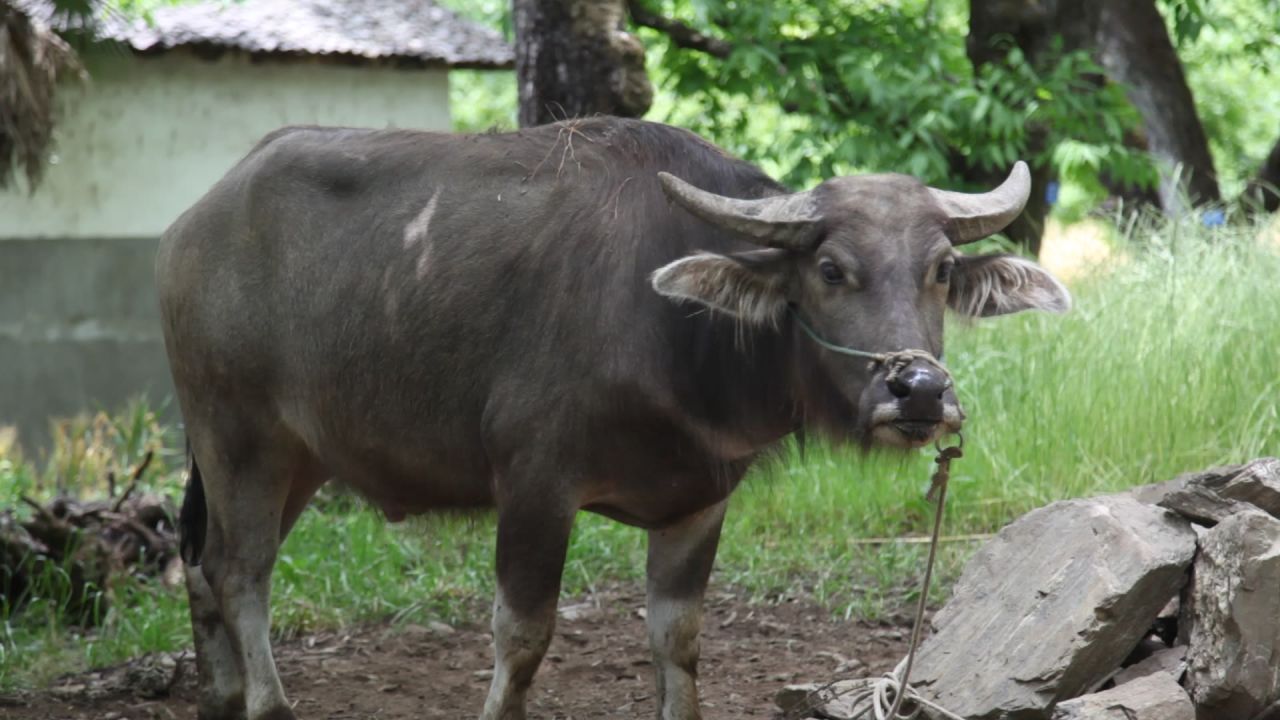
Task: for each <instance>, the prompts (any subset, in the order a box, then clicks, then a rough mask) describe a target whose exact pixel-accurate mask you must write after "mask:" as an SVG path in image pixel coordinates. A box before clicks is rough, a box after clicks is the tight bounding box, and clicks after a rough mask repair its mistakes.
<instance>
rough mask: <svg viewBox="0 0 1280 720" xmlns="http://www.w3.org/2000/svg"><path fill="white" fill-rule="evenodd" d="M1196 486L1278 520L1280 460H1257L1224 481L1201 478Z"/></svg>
mask: <svg viewBox="0 0 1280 720" xmlns="http://www.w3.org/2000/svg"><path fill="white" fill-rule="evenodd" d="M1199 482H1200V483H1201V484H1203V485H1204V486H1205V487H1209V488H1213V489H1215V490H1217V491H1218V494H1219V495H1221V496H1222V497H1224V498H1228V499H1231V500H1239V501H1240V502H1247V503H1249V504H1251V505H1254V506H1256V507H1257V508H1258V509H1259V510H1262V511H1263V512H1266V513H1268V514H1269V515H1271V516H1272V517H1274V518H1280V459H1277V458H1260V459H1258V460H1254V461H1253V462H1250V463H1246V464H1245V465H1243V466H1241V467H1240V469H1239V470H1238V471H1236V472H1235V473H1233V474H1231V475H1229V476H1227V477H1224V478H1213V479H1210V478H1201V479H1200V480H1199Z"/></svg>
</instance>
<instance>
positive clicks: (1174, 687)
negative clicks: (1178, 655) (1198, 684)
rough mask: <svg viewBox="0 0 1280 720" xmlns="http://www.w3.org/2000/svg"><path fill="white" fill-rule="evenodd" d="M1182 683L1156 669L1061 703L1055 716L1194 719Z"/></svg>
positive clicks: (1063, 719) (1071, 719)
mask: <svg viewBox="0 0 1280 720" xmlns="http://www.w3.org/2000/svg"><path fill="white" fill-rule="evenodd" d="M1195 717H1196V711H1195V708H1194V707H1192V705H1191V699H1190V698H1188V697H1187V692H1186V691H1185V690H1183V689H1182V686H1180V685H1178V683H1177V682H1176V681H1175V680H1174V679H1173V678H1172V677H1171V676H1170V675H1168V674H1167V673H1156V674H1154V675H1148V676H1146V677H1143V678H1139V679H1137V680H1134V681H1133V682H1129V683H1125V684H1124V685H1117V686H1116V687H1114V688H1112V689H1110V690H1104V691H1103V692H1100V693H1094V694H1092V695H1085V696H1082V697H1078V698H1076V699H1074V700H1067V701H1066V702H1062V703H1059V704H1058V706H1057V707H1056V708H1054V710H1053V720H1195Z"/></svg>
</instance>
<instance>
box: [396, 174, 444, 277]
mask: <svg viewBox="0 0 1280 720" xmlns="http://www.w3.org/2000/svg"><path fill="white" fill-rule="evenodd" d="M440 191H441V190H440V189H437V190H436V191H435V193H433V194H432V195H431V199H430V200H428V201H427V205H426V207H424V208H422V212H419V213H418V215H417V217H415V218H414V219H413V220H410V221H409V224H408V225H405V227H404V249H405V250H408V249H409V248H411V247H413V246H414V245H421V246H422V249H421V251H420V252H419V253H418V261H417V263H416V269H415V272H416V273H417V276H418V279H419V280H421V279H422V278H424V277H426V275H427V268H428V267H429V260H430V256H431V242H430V240H429V238H428V231H429V230H430V229H431V218H432V216H434V215H435V214H436V202H437V201H439V200H440Z"/></svg>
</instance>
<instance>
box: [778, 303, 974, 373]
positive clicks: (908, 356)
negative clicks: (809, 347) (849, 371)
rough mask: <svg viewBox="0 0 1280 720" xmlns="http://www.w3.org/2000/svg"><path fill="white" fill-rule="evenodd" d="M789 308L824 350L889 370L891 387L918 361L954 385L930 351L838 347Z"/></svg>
mask: <svg viewBox="0 0 1280 720" xmlns="http://www.w3.org/2000/svg"><path fill="white" fill-rule="evenodd" d="M787 307H788V309H789V310H790V311H791V316H792V317H793V318H795V321H796V324H797V325H799V326H800V329H801V330H803V331H804V334H805V335H808V336H809V339H810V340H812V341H814V342H815V343H817V344H818V345H820V346H821V347H822V348H823V349H824V350H830V351H831V352H833V353H838V354H840V355H847V356H849V357H857V358H866V359H867V360H870V361H871V362H872V363H873V364H878V365H884V366H885V368H886V369H887V370H888V374H887V375H885V378H884V380H885V382H886V383H889V384H890V385H892V384H893V382H894V381H895V380H897V379H898V374H899V373H901V372H902V371H903V370H905V369H907V366H908V365H910V364H911V363H912V362H914V361H916V360H923V361H924V362H926V363H928V364H930V365H932V366H934V367H935V368H937V369H938V370H939V371H940V372H942V374H943V375H944V376H946V378H947V387H948V388H949V387H951V385H952V384H953V383H952V378H951V371H950V370H947V366H945V365H943V364H942V362H941V361H940V360H938V359H937V358H936V357H934V356H933V353H931V352H929V351H928V350H916V349H906V350H896V351H894V352H883V353H877V352H867V351H866V350H856V349H854V348H851V347H845V346H843V345H836V344H835V343H833V342H828V341H827V340H826V339H824V338H823V337H822V336H821V335H819V334H818V333H817V331H815V330H814V329H813V328H812V327H811V326H810V325H809V323H807V322H805V319H804V318H803V317H801V316H800V311H798V310H796V307H795V306H794V305H788V306H787Z"/></svg>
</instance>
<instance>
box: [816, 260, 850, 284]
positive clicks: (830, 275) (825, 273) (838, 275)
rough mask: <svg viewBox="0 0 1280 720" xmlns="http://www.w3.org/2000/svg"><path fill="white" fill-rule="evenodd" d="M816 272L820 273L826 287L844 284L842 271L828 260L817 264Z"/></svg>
mask: <svg viewBox="0 0 1280 720" xmlns="http://www.w3.org/2000/svg"><path fill="white" fill-rule="evenodd" d="M818 272H820V273H822V280H823V282H825V283H827V284H828V285H839V284H840V283H842V282H844V271H843V270H841V269H840V266H838V265H836V264H835V263H833V262H831V261H830V260H823V261H822V262H820V263H818Z"/></svg>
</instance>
